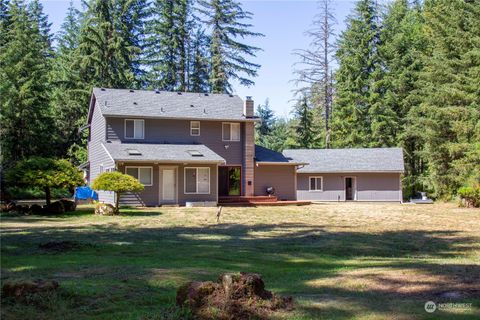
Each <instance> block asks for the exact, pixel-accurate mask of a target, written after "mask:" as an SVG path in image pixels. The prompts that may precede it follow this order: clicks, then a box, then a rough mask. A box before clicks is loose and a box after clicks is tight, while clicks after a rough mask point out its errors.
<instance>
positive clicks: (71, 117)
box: [50, 1, 91, 164]
mask: <svg viewBox="0 0 480 320" xmlns="http://www.w3.org/2000/svg"><path fill="white" fill-rule="evenodd" d="M81 19H82V15H81V13H80V12H79V11H78V10H77V9H76V8H75V7H74V5H73V2H72V1H71V2H70V6H69V8H68V11H67V16H66V17H65V19H64V22H63V24H62V26H61V30H60V32H59V33H58V36H57V38H56V40H57V48H56V55H55V59H54V63H53V68H52V71H51V73H50V83H51V86H52V91H51V97H50V99H51V104H52V107H53V110H54V112H55V128H56V132H57V139H56V144H57V148H56V149H57V150H56V151H57V155H58V156H61V157H70V158H72V160H73V161H74V162H76V163H78V164H79V163H81V162H83V161H85V159H76V157H75V156H74V155H73V154H71V153H72V151H75V152H76V151H77V149H79V148H82V147H83V148H85V143H86V142H85V141H82V139H81V137H80V136H79V133H78V128H80V127H81V126H82V125H84V124H85V123H86V115H87V112H88V102H89V97H90V93H91V92H90V90H91V88H90V85H89V84H88V83H85V81H84V79H83V78H82V77H81V75H80V72H79V67H78V64H79V60H80V56H79V33H80V26H81Z"/></svg>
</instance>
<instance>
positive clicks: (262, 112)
mask: <svg viewBox="0 0 480 320" xmlns="http://www.w3.org/2000/svg"><path fill="white" fill-rule="evenodd" d="M257 117H259V118H260V122H258V123H257V125H256V126H255V129H256V131H257V135H258V136H264V135H268V134H270V133H271V132H272V127H273V124H274V123H275V114H274V113H273V110H272V108H270V102H269V100H268V98H267V99H265V103H264V104H263V105H262V104H259V105H258V106H257Z"/></svg>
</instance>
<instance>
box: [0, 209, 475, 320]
mask: <svg viewBox="0 0 480 320" xmlns="http://www.w3.org/2000/svg"><path fill="white" fill-rule="evenodd" d="M215 214H216V209H215V208H149V209H124V210H123V214H122V215H121V216H116V217H102V216H95V215H93V214H92V209H91V208H89V207H83V208H80V209H79V210H78V211H76V212H74V213H69V214H65V215H64V216H62V217H43V216H19V217H15V216H3V217H2V220H1V268H2V269H1V271H2V273H1V279H2V282H5V281H11V280H14V279H37V278H41V279H55V280H57V281H59V283H60V288H61V289H60V290H59V291H58V293H56V294H53V295H51V296H47V297H42V298H41V299H40V300H39V301H36V300H33V301H32V302H31V303H29V304H25V303H18V302H17V303H16V302H14V301H13V300H11V299H6V298H2V308H1V316H2V317H1V318H2V319H163V318H168V317H170V318H172V319H175V317H179V318H181V316H182V314H183V311H182V310H177V309H175V307H174V299H175V291H176V289H177V288H178V286H179V285H181V284H183V283H184V282H186V281H189V280H194V279H196V280H215V279H216V278H217V276H218V275H219V274H220V273H223V272H232V271H233V272H239V271H250V272H258V273H260V274H262V276H263V278H264V281H265V283H266V287H267V289H270V290H273V291H275V292H277V293H280V294H284V295H291V296H293V297H294V299H295V303H296V307H295V309H294V311H293V312H290V313H288V314H278V315H277V316H278V318H282V319H283V318H287V319H320V318H326V319H453V318H458V319H478V318H479V317H480V210H475V209H461V208H457V207H456V206H455V204H435V205H423V206H422V205H400V204H363V203H333V204H316V205H310V206H305V207H259V208H224V210H223V212H222V216H221V219H220V223H217V222H216V217H215ZM66 240H68V241H76V242H78V243H80V244H81V246H80V247H78V248H74V250H70V251H65V252H49V251H45V250H42V249H40V248H39V245H41V244H44V243H46V242H50V241H66ZM428 300H432V301H434V302H437V305H438V303H447V302H456V303H467V305H464V306H460V307H459V306H458V305H457V308H453V307H455V305H454V306H453V307H452V306H451V305H444V308H443V309H442V310H437V311H435V312H434V313H433V314H429V313H427V312H425V310H424V304H425V302H426V301H428ZM470 303H471V305H468V304H470ZM449 306H450V308H447V307H449Z"/></svg>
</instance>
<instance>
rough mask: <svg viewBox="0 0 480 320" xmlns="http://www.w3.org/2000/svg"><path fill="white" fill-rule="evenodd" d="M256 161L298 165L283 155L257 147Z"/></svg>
mask: <svg viewBox="0 0 480 320" xmlns="http://www.w3.org/2000/svg"><path fill="white" fill-rule="evenodd" d="M255 160H256V161H257V162H277V163H285V164H288V163H292V164H294V163H297V162H296V161H293V159H291V158H288V157H285V156H284V155H283V154H282V153H280V152H277V151H274V150H270V149H267V148H265V147H262V146H258V145H255Z"/></svg>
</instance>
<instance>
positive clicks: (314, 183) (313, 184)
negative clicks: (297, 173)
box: [309, 177, 323, 191]
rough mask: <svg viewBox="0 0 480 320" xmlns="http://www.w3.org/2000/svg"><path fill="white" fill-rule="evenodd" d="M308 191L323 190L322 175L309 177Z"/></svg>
mask: <svg viewBox="0 0 480 320" xmlns="http://www.w3.org/2000/svg"><path fill="white" fill-rule="evenodd" d="M309 190H310V191H323V177H310V189H309Z"/></svg>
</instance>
